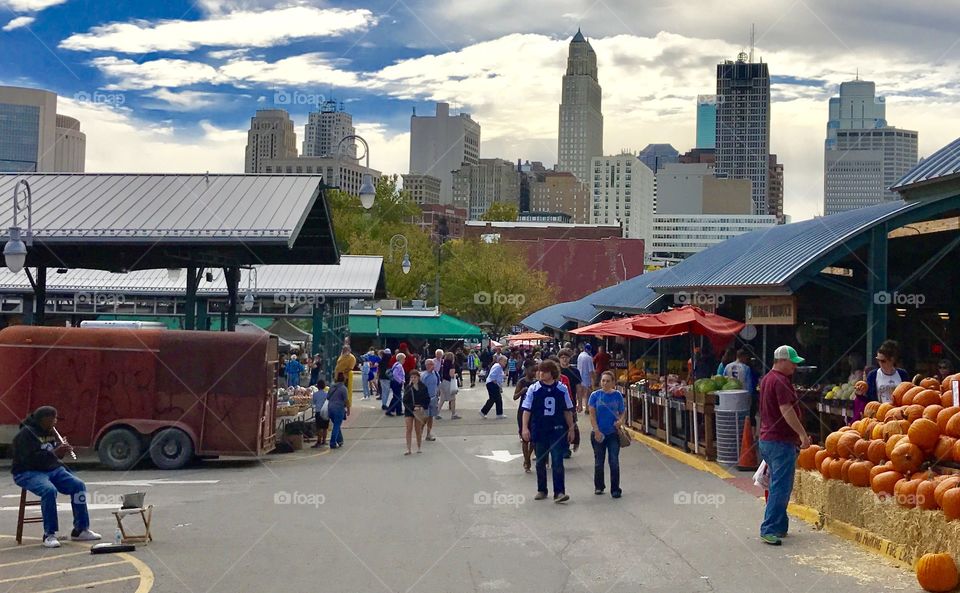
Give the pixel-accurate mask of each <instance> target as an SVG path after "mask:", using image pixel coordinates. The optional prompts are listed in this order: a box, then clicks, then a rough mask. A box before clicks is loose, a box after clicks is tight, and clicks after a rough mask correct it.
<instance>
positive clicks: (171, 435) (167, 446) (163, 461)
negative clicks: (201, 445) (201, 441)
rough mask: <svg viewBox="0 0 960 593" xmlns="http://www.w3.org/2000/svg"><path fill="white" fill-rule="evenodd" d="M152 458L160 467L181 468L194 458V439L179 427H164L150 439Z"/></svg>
mask: <svg viewBox="0 0 960 593" xmlns="http://www.w3.org/2000/svg"><path fill="white" fill-rule="evenodd" d="M150 459H151V460H153V464H154V465H156V466H157V467H158V468H160V469H180V468H182V467H183V466H185V465H187V464H188V463H190V460H191V459H193V441H192V440H190V436H189V435H188V434H187V433H185V432H183V431H182V430H180V429H179V428H164V429H163V430H161V431H160V432H158V433H157V434H155V435H154V436H153V439H152V440H151V441H150Z"/></svg>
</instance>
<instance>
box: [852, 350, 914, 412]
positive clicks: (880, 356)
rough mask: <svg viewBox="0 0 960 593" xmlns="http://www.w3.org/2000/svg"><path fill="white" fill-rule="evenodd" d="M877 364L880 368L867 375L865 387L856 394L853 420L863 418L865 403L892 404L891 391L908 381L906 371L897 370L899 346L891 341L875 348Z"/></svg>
mask: <svg viewBox="0 0 960 593" xmlns="http://www.w3.org/2000/svg"><path fill="white" fill-rule="evenodd" d="M876 360H877V364H878V365H880V368H878V369H874V370H872V371H870V372H869V373H867V380H866V383H867V387H866V389H863V386H862V385H861V386H860V387H861V388H860V389H858V390H857V392H856V398H855V399H854V400H853V419H854V421H856V420H859V419H860V418H862V417H863V410H864V408H866V407H867V402H871V401H878V402H880V403H881V404H885V403H892V402H893V390H894V389H896V388H897V385H899V384H901V383H903V382H904V381H909V380H910V375H908V374H907V371H905V370H904V369H901V368H899V367H898V366H897V365H898V364H899V362H900V345H899V344H897V343H896V342H895V341H893V340H886V341H885V342H883V343H882V344H880V347H879V348H877V359H876Z"/></svg>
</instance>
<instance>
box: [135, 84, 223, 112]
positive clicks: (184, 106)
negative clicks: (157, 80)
mask: <svg viewBox="0 0 960 593" xmlns="http://www.w3.org/2000/svg"><path fill="white" fill-rule="evenodd" d="M146 96H148V97H153V98H154V99H157V100H158V101H161V102H162V103H161V104H159V105H157V106H151V107H152V108H155V109H164V110H167V111H200V110H203V109H208V108H210V107H213V106H215V105H218V104H220V103H222V102H223V101H224V100H225V99H227V98H229V96H227V95H221V94H218V93H204V92H200V91H179V92H175V91H171V90H170V89H164V88H161V89H156V90H154V91H152V92H149V93H146Z"/></svg>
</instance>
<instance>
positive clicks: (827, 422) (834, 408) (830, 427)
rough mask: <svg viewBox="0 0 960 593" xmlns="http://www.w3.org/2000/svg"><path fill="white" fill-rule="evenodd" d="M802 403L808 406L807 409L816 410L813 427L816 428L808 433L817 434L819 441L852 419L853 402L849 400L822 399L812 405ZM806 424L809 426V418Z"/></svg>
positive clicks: (822, 440) (821, 441)
mask: <svg viewBox="0 0 960 593" xmlns="http://www.w3.org/2000/svg"><path fill="white" fill-rule="evenodd" d="M804 404H805V405H807V406H808V407H807V409H808V410H816V415H815V420H816V423H817V426H816V427H815V428H816V430H814V431H812V432H810V434H816V435H819V442H820V443H823V442H824V440H825V439H826V438H827V435H828V434H830V433H831V432H833V431H835V430H837V429H839V428H840V427H841V426H846V425H847V424H850V422H851V421H853V402H851V401H847V400H822V401H817V402H815V403H814V404H812V405H810V404H807V403H806V402H804ZM808 416H809V415H808ZM806 424H807V426H810V424H811V423H810V421H809V419H808V420H807V423H806Z"/></svg>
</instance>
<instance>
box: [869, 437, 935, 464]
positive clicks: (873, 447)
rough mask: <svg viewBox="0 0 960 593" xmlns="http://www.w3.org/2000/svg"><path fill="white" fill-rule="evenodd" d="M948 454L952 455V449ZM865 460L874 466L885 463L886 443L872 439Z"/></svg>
mask: <svg viewBox="0 0 960 593" xmlns="http://www.w3.org/2000/svg"><path fill="white" fill-rule="evenodd" d="M950 454H951V455H953V449H951V450H950ZM867 459H869V460H870V461H871V462H872V463H873V464H874V465H880V464H881V463H883V462H884V461H886V460H887V448H886V443H884V442H883V441H882V440H880V439H873V440H872V441H870V442H869V443H868V445H867Z"/></svg>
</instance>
